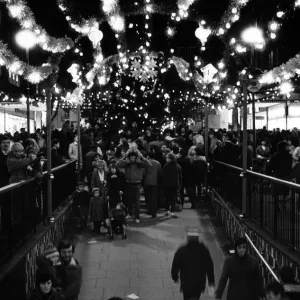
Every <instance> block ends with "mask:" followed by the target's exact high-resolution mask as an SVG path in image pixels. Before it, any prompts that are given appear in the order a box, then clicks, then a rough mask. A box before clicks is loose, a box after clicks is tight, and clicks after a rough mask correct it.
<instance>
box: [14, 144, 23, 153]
mask: <svg viewBox="0 0 300 300" xmlns="http://www.w3.org/2000/svg"><path fill="white" fill-rule="evenodd" d="M18 151H24V147H23V145H22V144H20V143H14V144H13V145H12V146H11V152H18Z"/></svg>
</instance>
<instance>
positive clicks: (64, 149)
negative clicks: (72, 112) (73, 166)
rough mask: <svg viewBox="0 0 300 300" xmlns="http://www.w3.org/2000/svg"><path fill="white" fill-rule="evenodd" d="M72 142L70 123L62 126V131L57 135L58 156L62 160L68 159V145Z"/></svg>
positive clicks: (67, 122)
mask: <svg viewBox="0 0 300 300" xmlns="http://www.w3.org/2000/svg"><path fill="white" fill-rule="evenodd" d="M72 142H73V134H72V131H71V129H70V121H66V122H65V123H64V124H63V127H62V130H61V132H60V134H59V143H60V148H59V150H60V155H61V156H62V157H63V158H69V145H70V144H71V143H72Z"/></svg>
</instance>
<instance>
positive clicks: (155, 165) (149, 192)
mask: <svg viewBox="0 0 300 300" xmlns="http://www.w3.org/2000/svg"><path fill="white" fill-rule="evenodd" d="M154 157H155V153H154V152H150V153H149V157H148V158H149V161H150V163H151V166H150V167H148V168H147V169H146V170H145V177H144V191H145V200H146V204H147V206H148V209H149V212H150V214H151V216H152V218H156V212H157V204H158V186H159V182H160V179H161V174H162V170H161V165H160V163H159V162H158V161H157V160H155V159H154Z"/></svg>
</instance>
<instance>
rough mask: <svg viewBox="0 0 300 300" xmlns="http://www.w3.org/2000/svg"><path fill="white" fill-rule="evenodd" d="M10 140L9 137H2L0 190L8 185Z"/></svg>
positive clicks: (0, 137)
mask: <svg viewBox="0 0 300 300" xmlns="http://www.w3.org/2000/svg"><path fill="white" fill-rule="evenodd" d="M9 146H10V139H9V137H8V136H0V188H1V187H4V186H6V185H8V182H9V177H10V175H9V172H8V169H7V158H8V154H9Z"/></svg>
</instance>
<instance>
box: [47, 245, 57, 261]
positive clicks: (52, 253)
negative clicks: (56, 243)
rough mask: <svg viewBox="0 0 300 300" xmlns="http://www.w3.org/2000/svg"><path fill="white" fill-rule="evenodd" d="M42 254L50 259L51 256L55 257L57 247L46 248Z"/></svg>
mask: <svg viewBox="0 0 300 300" xmlns="http://www.w3.org/2000/svg"><path fill="white" fill-rule="evenodd" d="M43 256H44V257H45V258H46V259H50V258H52V257H57V256H59V253H58V251H57V249H56V248H55V247H53V248H51V249H48V250H45V251H44V253H43Z"/></svg>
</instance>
